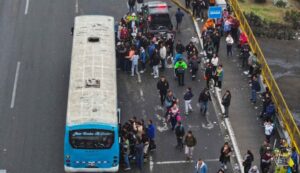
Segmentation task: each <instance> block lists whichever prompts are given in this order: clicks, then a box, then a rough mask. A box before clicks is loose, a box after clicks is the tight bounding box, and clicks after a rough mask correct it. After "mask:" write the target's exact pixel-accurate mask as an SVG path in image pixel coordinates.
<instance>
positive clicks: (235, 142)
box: [171, 0, 244, 173]
mask: <svg viewBox="0 0 300 173" xmlns="http://www.w3.org/2000/svg"><path fill="white" fill-rule="evenodd" d="M171 1H172V2H173V3H174V4H176V5H177V6H178V7H180V8H181V9H183V10H184V11H185V12H186V13H188V14H189V15H190V16H191V18H192V20H193V23H194V27H195V30H196V32H197V35H198V39H199V42H200V45H201V48H202V49H203V41H202V39H201V32H200V29H199V26H198V23H197V20H196V19H195V18H194V16H193V14H192V12H191V10H189V9H186V8H185V7H184V6H183V5H182V4H181V3H180V2H179V1H178V0H171ZM215 93H216V97H217V99H218V104H219V106H220V108H221V111H222V113H223V112H224V107H223V105H222V104H221V96H220V93H219V91H217V88H215ZM224 121H225V126H226V127H227V129H228V133H229V137H230V140H231V142H232V145H233V149H234V152H235V155H236V158H237V162H238V167H239V170H240V172H241V173H244V169H243V164H242V162H243V159H242V156H241V152H240V149H239V148H238V144H237V141H236V138H235V135H234V132H233V129H232V126H231V123H230V121H229V120H228V118H225V120H224ZM234 168H235V165H233V169H234Z"/></svg>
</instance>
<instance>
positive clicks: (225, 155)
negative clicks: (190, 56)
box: [219, 142, 231, 170]
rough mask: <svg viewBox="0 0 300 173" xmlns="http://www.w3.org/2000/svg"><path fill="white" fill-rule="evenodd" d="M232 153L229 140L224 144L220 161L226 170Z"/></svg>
mask: <svg viewBox="0 0 300 173" xmlns="http://www.w3.org/2000/svg"><path fill="white" fill-rule="evenodd" d="M230 154H231V147H230V146H229V144H228V142H225V144H224V146H223V147H222V148H221V155H220V159H219V160H220V162H221V166H222V167H223V168H224V169H225V170H226V169H227V162H230Z"/></svg>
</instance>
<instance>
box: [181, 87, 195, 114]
mask: <svg viewBox="0 0 300 173" xmlns="http://www.w3.org/2000/svg"><path fill="white" fill-rule="evenodd" d="M193 97H194V94H193V93H192V88H191V87H188V88H187V89H186V93H185V94H184V96H183V99H184V108H185V109H184V110H185V115H188V114H189V112H192V111H193V108H192V104H191V102H192V98H193Z"/></svg>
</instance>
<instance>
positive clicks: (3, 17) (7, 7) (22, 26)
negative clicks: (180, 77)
mask: <svg viewBox="0 0 300 173" xmlns="http://www.w3.org/2000/svg"><path fill="white" fill-rule="evenodd" d="M104 2H105V3H104ZM176 9H177V8H176V7H175V6H174V5H173V8H172V10H171V11H172V12H171V13H172V16H173V20H174V12H175V10H176ZM76 12H77V13H76ZM126 12H127V7H126V4H125V2H122V3H120V1H117V0H108V1H99V0H84V1H83V0H82V1H81V0H79V1H78V8H76V0H69V1H61V0H52V1H46V0H42V1H41V0H30V1H25V0H24V1H23V0H2V1H0V26H1V28H0V44H1V47H0V70H1V71H0V72H1V75H0V88H1V90H0V101H1V104H0V108H1V109H0V116H1V121H0V139H1V140H0V170H1V169H4V170H7V172H8V173H41V172H43V173H62V172H63V138H64V125H65V113H66V104H67V91H68V82H69V68H70V67H69V64H70V58H71V46H72V37H71V36H70V28H71V26H72V25H73V20H74V16H75V15H81V14H104V15H112V16H114V17H115V18H116V19H119V18H120V17H121V16H123V15H124V13H126ZM185 18H186V19H188V20H187V21H186V23H184V24H183V26H186V28H185V29H182V35H178V37H177V38H180V39H181V40H182V41H183V43H185V44H187V43H188V40H189V39H190V38H191V37H192V36H193V34H194V30H193V25H192V23H191V21H190V20H189V17H187V16H186V17H185ZM165 74H166V75H167V76H168V79H169V81H170V84H171V88H172V89H173V90H174V92H175V94H176V95H177V97H179V98H181V99H182V97H183V92H184V89H185V88H179V87H178V86H177V85H176V84H177V83H175V81H174V80H173V79H172V77H171V76H172V70H167V71H166V73H165ZM156 82H157V80H154V79H152V77H151V76H150V75H149V74H148V73H147V74H144V75H143V76H142V83H141V84H138V83H137V82H136V79H135V78H132V77H130V76H128V75H127V74H123V73H122V72H120V73H118V86H119V87H118V91H119V104H120V107H121V108H122V120H123V121H125V120H127V119H129V118H130V117H132V116H133V115H135V116H137V117H139V118H142V117H143V118H145V119H147V118H151V119H153V120H154V121H155V124H156V125H157V126H161V123H162V122H161V120H159V119H158V118H155V116H154V115H155V114H159V115H162V112H161V110H155V108H154V107H156V106H157V105H158V103H159V97H158V94H157V92H156V88H155V85H156ZM203 83H204V82H203V81H200V82H199V81H197V82H191V81H190V79H187V85H189V86H191V87H192V88H193V89H194V93H195V99H194V100H195V101H194V102H193V107H194V109H195V112H193V113H192V115H191V117H188V118H186V120H184V125H185V126H186V129H188V127H190V128H191V129H192V130H193V132H194V133H195V135H196V138H197V139H198V145H197V147H196V148H195V155H194V159H196V158H197V159H198V158H199V157H201V158H203V159H204V160H207V164H208V167H209V170H210V171H209V172H215V171H216V170H217V169H218V168H219V166H220V165H219V163H218V161H217V158H218V157H219V150H220V147H221V145H222V144H223V141H224V140H223V137H222V135H221V131H220V128H219V127H218V121H217V119H216V116H215V115H216V113H215V112H214V109H213V107H212V104H210V106H209V117H210V118H209V119H210V121H211V122H215V124H214V128H212V129H211V130H209V129H206V128H205V123H207V122H206V120H205V118H204V117H201V116H199V115H198V114H199V109H198V108H197V107H196V100H197V98H196V97H198V94H199V92H200V90H201V89H202V88H203V85H204V84H203ZM140 89H141V90H142V91H143V95H144V100H143V101H141V100H139V99H140V96H141V92H140ZM180 106H181V108H183V107H182V106H183V105H182V102H181V105H180ZM143 110H145V111H143ZM143 112H144V114H143ZM145 116H146V117H145ZM202 123H204V128H203V127H202ZM174 145H175V135H174V134H173V133H172V132H170V131H169V130H167V131H163V132H157V146H158V148H157V151H155V152H154V153H153V156H152V157H153V162H152V165H153V168H152V169H153V172H157V173H159V172H164V171H172V172H174V171H176V172H191V171H193V167H194V163H180V164H172V163H171V164H169V163H168V162H166V161H182V160H184V159H185V157H184V154H183V153H181V152H179V151H176V150H175V149H174ZM149 171H150V164H149V163H146V164H145V171H143V172H149ZM133 172H134V170H133Z"/></svg>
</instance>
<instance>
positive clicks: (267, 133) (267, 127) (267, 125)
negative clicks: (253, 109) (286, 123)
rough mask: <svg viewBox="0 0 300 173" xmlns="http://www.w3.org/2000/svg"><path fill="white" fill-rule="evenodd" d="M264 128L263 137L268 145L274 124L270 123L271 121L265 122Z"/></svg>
mask: <svg viewBox="0 0 300 173" xmlns="http://www.w3.org/2000/svg"><path fill="white" fill-rule="evenodd" d="M264 127H265V136H266V141H267V142H268V143H270V140H271V137H272V134H273V130H274V124H273V123H272V122H271V120H267V121H266V122H265V123H264Z"/></svg>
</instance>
